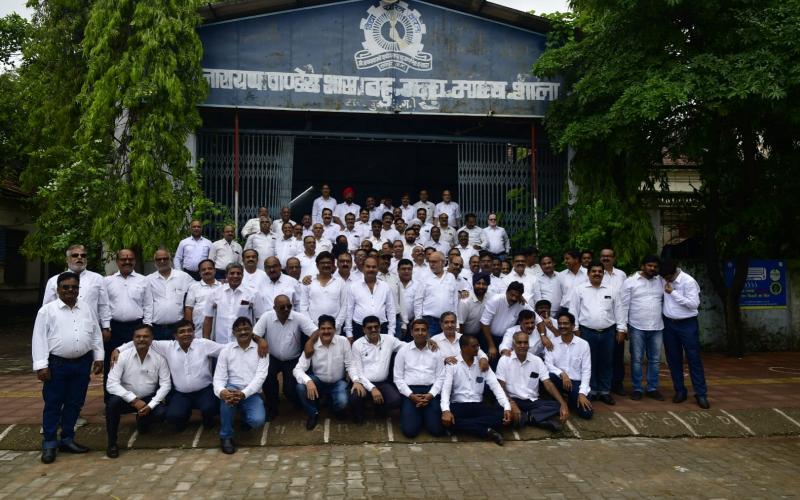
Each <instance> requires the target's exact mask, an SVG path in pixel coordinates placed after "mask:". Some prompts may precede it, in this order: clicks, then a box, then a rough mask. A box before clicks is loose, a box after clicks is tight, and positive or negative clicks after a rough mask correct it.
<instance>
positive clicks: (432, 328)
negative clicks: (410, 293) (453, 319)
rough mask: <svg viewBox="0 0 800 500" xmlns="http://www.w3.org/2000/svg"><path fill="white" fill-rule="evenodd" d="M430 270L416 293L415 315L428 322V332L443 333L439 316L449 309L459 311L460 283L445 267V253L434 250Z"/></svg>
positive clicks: (430, 259)
mask: <svg viewBox="0 0 800 500" xmlns="http://www.w3.org/2000/svg"><path fill="white" fill-rule="evenodd" d="M428 265H429V266H430V272H429V273H425V274H424V275H423V276H422V277H421V280H420V282H419V284H418V285H417V290H416V293H415V295H414V317H415V318H422V319H424V320H425V321H427V322H428V332H429V333H430V334H432V335H436V334H438V333H441V331H442V327H441V325H440V324H439V318H440V317H441V315H442V314H443V313H445V312H447V311H457V310H458V301H459V298H460V297H459V291H460V284H459V283H458V281H457V280H456V277H455V276H454V275H453V274H452V273H448V272H447V271H446V270H445V268H444V255H443V254H442V253H441V252H433V253H432V254H431V256H430V258H428Z"/></svg>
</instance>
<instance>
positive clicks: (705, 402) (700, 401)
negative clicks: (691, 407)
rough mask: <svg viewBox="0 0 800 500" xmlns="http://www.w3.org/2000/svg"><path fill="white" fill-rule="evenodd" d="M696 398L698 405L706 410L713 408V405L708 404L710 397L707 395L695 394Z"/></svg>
mask: <svg viewBox="0 0 800 500" xmlns="http://www.w3.org/2000/svg"><path fill="white" fill-rule="evenodd" d="M694 398H695V399H696V400H697V406H699V407H700V408H702V409H704V410H708V409H709V408H711V405H710V404H708V398H706V397H705V396H695V397H694Z"/></svg>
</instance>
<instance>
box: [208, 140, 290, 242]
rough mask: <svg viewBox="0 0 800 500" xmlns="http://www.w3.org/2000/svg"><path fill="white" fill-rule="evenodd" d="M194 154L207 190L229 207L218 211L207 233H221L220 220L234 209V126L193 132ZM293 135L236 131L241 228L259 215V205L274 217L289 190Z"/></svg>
mask: <svg viewBox="0 0 800 500" xmlns="http://www.w3.org/2000/svg"><path fill="white" fill-rule="evenodd" d="M197 158H198V160H199V161H200V162H201V163H200V173H201V183H202V186H203V191H204V193H205V195H206V196H207V197H208V198H209V199H211V200H213V201H215V202H217V203H218V204H220V205H222V206H224V207H227V208H228V211H229V213H227V214H222V215H220V216H217V217H216V218H215V219H216V220H213V221H212V223H214V224H213V225H214V227H213V228H212V227H209V228H208V229H207V232H208V233H209V237H211V236H212V235H213V237H217V236H218V234H220V233H221V228H220V227H219V224H220V223H222V222H225V221H229V220H232V219H233V214H234V211H235V210H234V209H235V207H234V204H235V201H234V200H235V198H234V132H233V130H203V131H200V132H198V134H197ZM293 162H294V136H290V135H270V134H267V133H263V132H253V131H247V130H245V131H241V132H240V133H239V221H238V226H239V227H240V228H241V227H242V226H243V225H244V223H245V222H247V220H248V219H252V218H253V217H256V216H257V215H258V207H262V206H264V207H267V208H269V213H270V216H271V217H272V218H276V217H278V216H279V214H280V207H282V206H284V205H288V204H289V201H290V200H291V196H292V167H293Z"/></svg>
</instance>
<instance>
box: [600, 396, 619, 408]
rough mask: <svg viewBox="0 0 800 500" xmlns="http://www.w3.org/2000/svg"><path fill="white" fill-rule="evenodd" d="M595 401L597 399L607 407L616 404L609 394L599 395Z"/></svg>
mask: <svg viewBox="0 0 800 500" xmlns="http://www.w3.org/2000/svg"><path fill="white" fill-rule="evenodd" d="M597 399H599V400H600V401H602V402H603V403H605V404H607V405H609V406H613V405H615V404H617V402H616V401H614V398H612V397H611V394H600V395H598V396H597Z"/></svg>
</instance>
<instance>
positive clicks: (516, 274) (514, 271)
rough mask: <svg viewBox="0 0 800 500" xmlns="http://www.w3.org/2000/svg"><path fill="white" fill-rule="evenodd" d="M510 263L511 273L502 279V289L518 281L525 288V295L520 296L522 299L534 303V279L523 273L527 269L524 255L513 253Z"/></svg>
mask: <svg viewBox="0 0 800 500" xmlns="http://www.w3.org/2000/svg"><path fill="white" fill-rule="evenodd" d="M511 263H512V268H511V272H510V273H508V274H507V275H506V276H505V278H503V287H504V288H507V287H508V285H510V284H511V283H512V282H513V281H518V282H520V283H522V284H523V286H524V287H525V293H524V294H522V298H523V299H525V301H526V302H528V303H530V304H533V303H535V302H536V301H535V300H534V298H533V295H534V291H535V290H536V277H535V276H532V275H530V274H528V273H526V272H525V271H526V269H527V268H528V266H527V260H526V259H525V254H524V253H522V252H516V253H514V258H513V260H512V261H511Z"/></svg>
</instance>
